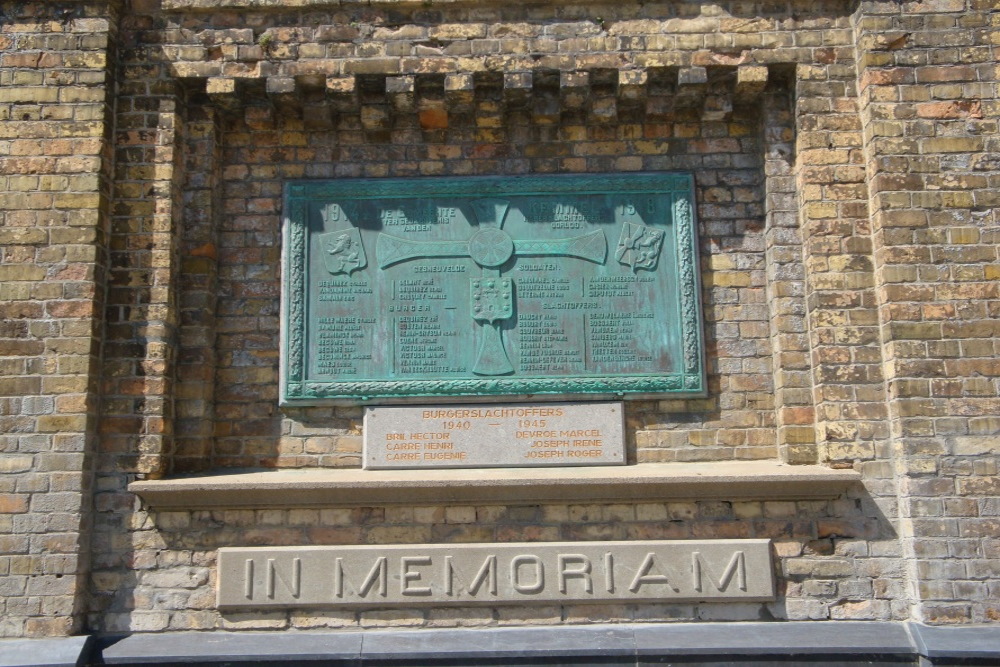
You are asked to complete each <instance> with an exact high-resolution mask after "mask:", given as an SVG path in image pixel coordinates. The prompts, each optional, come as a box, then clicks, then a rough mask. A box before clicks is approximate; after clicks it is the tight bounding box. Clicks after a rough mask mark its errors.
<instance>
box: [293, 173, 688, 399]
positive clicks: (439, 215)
mask: <svg viewBox="0 0 1000 667" xmlns="http://www.w3.org/2000/svg"><path fill="white" fill-rule="evenodd" d="M692 192H693V184H692V179H691V176H690V175H688V174H675V173H653V174H630V175H611V174H603V175H581V176H519V177H483V178H445V179H405V180H397V179H378V180H339V181H319V182H295V183H290V184H289V185H288V186H287V188H286V192H285V226H284V269H285V271H284V293H283V320H282V325H283V326H282V331H283V344H282V371H283V372H282V400H283V402H284V403H286V404H321V403H330V402H334V403H344V402H347V403H356V402H360V401H368V402H372V403H387V402H399V401H406V400H413V399H417V400H419V399H420V398H424V399H426V398H431V397H433V398H434V399H435V400H438V399H448V398H456V399H468V398H470V397H496V396H532V397H535V398H538V397H545V396H553V397H569V396H576V397H581V396H593V397H626V398H628V397H644V396H650V395H661V394H680V395H684V394H687V395H691V394H695V395H697V394H702V393H704V391H705V376H704V351H703V341H702V329H701V305H700V300H699V287H698V254H697V234H696V224H695V216H694V202H693V194H692ZM494 400H495V398H494Z"/></svg>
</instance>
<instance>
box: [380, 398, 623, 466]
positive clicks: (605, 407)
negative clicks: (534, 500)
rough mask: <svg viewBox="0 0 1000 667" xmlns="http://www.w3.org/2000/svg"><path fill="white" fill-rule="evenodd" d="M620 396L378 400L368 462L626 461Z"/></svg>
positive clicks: (527, 463) (521, 463) (526, 463)
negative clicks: (510, 401) (419, 402)
mask: <svg viewBox="0 0 1000 667" xmlns="http://www.w3.org/2000/svg"><path fill="white" fill-rule="evenodd" d="M622 412H623V411H622V405H621V403H583V404H580V403H543V404H537V405H531V404H515V405H490V404H487V405H449V406H437V407H432V406H406V407H374V408H368V409H366V410H365V449H364V455H365V464H364V465H365V467H366V468H371V469H384V468H471V467H475V468H490V467H493V468H497V467H525V466H546V465H550V466H551V465H557V466H574V465H623V464H624V463H625V446H624V439H625V438H624V429H625V425H624V422H623V421H622Z"/></svg>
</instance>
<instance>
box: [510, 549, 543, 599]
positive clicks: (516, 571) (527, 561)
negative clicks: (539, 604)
mask: <svg viewBox="0 0 1000 667" xmlns="http://www.w3.org/2000/svg"><path fill="white" fill-rule="evenodd" d="M522 566H531V568H533V569H534V574H533V575H532V582H531V583H530V584H528V583H525V582H524V580H523V579H522V578H521V568H522ZM510 581H511V585H513V587H514V590H515V591H517V592H518V593H524V594H526V595H532V594H534V593H540V592H541V591H542V589H543V588H545V565H544V564H542V560H541V559H540V558H539V557H538V556H514V558H512V559H511V561H510Z"/></svg>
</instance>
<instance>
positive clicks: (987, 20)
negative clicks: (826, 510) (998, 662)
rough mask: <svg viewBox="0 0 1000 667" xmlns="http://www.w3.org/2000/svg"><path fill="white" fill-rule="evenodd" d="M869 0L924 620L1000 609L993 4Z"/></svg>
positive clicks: (880, 186)
mask: <svg viewBox="0 0 1000 667" xmlns="http://www.w3.org/2000/svg"><path fill="white" fill-rule="evenodd" d="M906 8H907V6H897V5H892V4H890V3H862V6H861V8H860V9H859V11H858V14H857V34H858V47H859V53H858V55H859V65H860V67H861V70H860V77H859V86H858V88H859V92H860V94H861V102H862V108H861V111H862V114H861V118H862V121H863V123H864V134H865V162H866V168H867V172H868V179H869V184H870V191H869V203H870V206H871V209H872V210H871V220H872V231H873V240H874V248H873V250H874V253H873V258H874V262H875V264H874V267H875V280H876V283H875V295H876V300H877V305H878V312H879V320H880V321H879V324H880V333H881V339H882V343H883V350H884V361H885V375H886V381H887V384H886V388H887V393H888V399H889V400H888V404H887V406H888V417H889V422H888V423H889V427H890V430H891V435H892V443H893V451H892V455H893V458H894V459H895V460H896V461H897V472H896V475H897V483H898V486H899V493H900V512H901V515H902V516H903V518H904V522H903V523H902V524H901V528H902V535H903V540H902V542H903V546H904V548H905V553H906V555H907V558H908V564H909V566H910V567H911V568H912V570H913V572H912V580H913V586H914V591H913V594H914V596H915V597H916V598H917V599H919V600H920V602H921V604H920V605H919V607H918V613H919V618H921V619H922V620H925V621H927V622H932V623H940V622H963V621H977V622H982V621H995V620H997V619H998V618H1000V607H998V605H997V603H996V599H997V598H996V595H997V593H998V592H1000V591H998V590H997V587H996V584H995V583H994V582H993V581H992V580H993V579H995V577H996V574H997V572H1000V560H998V558H1000V551H998V550H997V546H998V542H997V540H996V537H995V536H996V535H997V531H998V529H1000V519H998V513H997V507H998V505H997V500H998V494H1000V486H998V485H997V479H996V474H997V453H998V445H997V442H998V440H997V435H998V433H1000V421H998V419H997V415H998V414H1000V400H998V396H1000V395H998V390H1000V386H998V384H997V383H998V377H1000V368H998V366H997V361H996V353H997V347H996V345H997V334H998V332H1000V329H998V325H997V319H996V318H997V315H998V310H997V298H998V296H1000V283H998V281H997V279H998V278H1000V270H998V266H1000V265H998V260H1000V257H998V255H997V241H998V240H1000V238H998V236H997V228H998V227H997V225H998V222H1000V220H998V217H997V210H998V205H1000V195H998V194H997V189H996V187H997V185H998V184H1000V160H998V159H997V155H998V153H997V151H998V149H1000V143H998V139H997V130H998V117H1000V104H998V101H997V95H998V88H997V75H998V73H1000V71H998V68H997V64H996V63H997V45H998V44H1000V32H998V29H1000V28H998V20H997V19H998V17H997V13H996V6H995V4H991V3H988V2H978V1H976V0H973V1H971V2H965V1H963V0H935V1H933V2H926V3H921V4H920V5H919V6H917V7H916V8H914V9H915V10H916V11H904V9H906Z"/></svg>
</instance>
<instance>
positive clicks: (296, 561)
mask: <svg viewBox="0 0 1000 667" xmlns="http://www.w3.org/2000/svg"><path fill="white" fill-rule="evenodd" d="M772 599H774V574H773V571H772V566H771V550H770V540H704V541H697V540H671V541H667V540H664V541H641V542H557V543H544V542H539V543H536V542H531V543H506V544H415V545H392V546H371V547H369V546H347V547H343V546H326V547H272V548H223V549H219V588H218V606H219V607H220V608H234V607H252V608H255V609H258V608H261V607H338V606H369V607H370V606H387V605H391V606H397V607H398V606H413V605H450V604H455V605H469V604H492V605H502V604H531V603H537V602H544V603H553V602H554V603H579V602H610V601H614V602H625V603H631V602H697V601H701V600H712V601H718V600H739V601H755V600H761V601H763V600H772Z"/></svg>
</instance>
